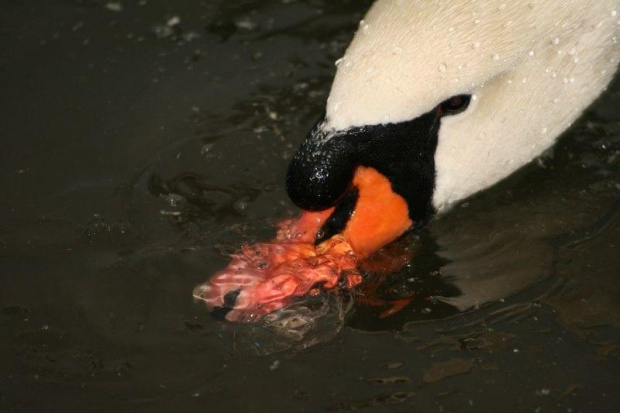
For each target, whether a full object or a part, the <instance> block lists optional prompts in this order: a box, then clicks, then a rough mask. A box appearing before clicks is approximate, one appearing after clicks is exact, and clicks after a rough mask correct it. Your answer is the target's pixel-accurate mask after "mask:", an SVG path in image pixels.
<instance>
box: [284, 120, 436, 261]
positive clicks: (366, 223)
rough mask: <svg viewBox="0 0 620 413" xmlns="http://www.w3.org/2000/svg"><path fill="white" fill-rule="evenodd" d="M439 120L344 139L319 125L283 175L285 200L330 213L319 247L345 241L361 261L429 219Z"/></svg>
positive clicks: (350, 133)
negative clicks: (336, 238) (338, 236)
mask: <svg viewBox="0 0 620 413" xmlns="http://www.w3.org/2000/svg"><path fill="white" fill-rule="evenodd" d="M437 119H438V118H437V116H436V115H435V114H434V113H430V114H427V115H424V116H421V117H419V118H417V119H414V120H412V121H409V122H404V123H399V124H387V125H376V126H369V127H361V128H353V129H349V130H346V131H342V132H333V131H328V132H325V131H323V130H321V124H320V123H319V124H317V126H316V127H315V128H314V130H313V131H312V132H311V133H310V135H309V136H308V138H307V139H306V140H305V141H304V142H303V143H302V145H301V147H300V148H299V150H298V151H297V153H296V154H295V157H294V158H293V160H292V162H291V164H290V165H289V169H288V173H287V191H288V194H289V197H290V198H291V200H292V201H293V202H295V204H297V205H298V206H299V207H301V208H302V209H305V210H309V211H322V210H326V209H328V208H334V210H333V212H332V214H331V215H330V217H329V218H328V220H327V221H326V222H325V224H324V225H323V227H322V228H321V230H320V231H319V233H318V234H317V237H316V243H317V244H320V243H322V242H323V241H325V240H327V239H330V238H331V237H333V236H334V235H336V234H343V235H345V237H346V238H347V240H348V241H349V243H350V244H351V246H352V247H353V250H354V251H355V252H356V253H358V254H360V255H362V256H366V255H369V254H370V253H372V252H374V251H376V250H378V249H380V248H381V247H383V246H384V245H387V244H388V243H390V242H392V241H394V240H395V239H396V238H398V237H399V236H400V235H402V234H403V233H404V232H405V231H407V230H408V229H409V228H411V227H412V226H413V225H414V223H415V224H416V225H417V224H419V223H421V222H422V221H424V220H425V219H426V218H427V217H428V216H429V215H430V214H431V213H432V206H431V198H432V192H433V185H434V177H435V169H434V153H435V148H436V145H437V132H438V127H439V122H438V121H437Z"/></svg>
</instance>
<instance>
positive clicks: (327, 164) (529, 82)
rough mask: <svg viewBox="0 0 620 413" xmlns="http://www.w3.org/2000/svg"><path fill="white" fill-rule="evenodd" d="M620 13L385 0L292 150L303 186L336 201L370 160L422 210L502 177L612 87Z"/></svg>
mask: <svg viewBox="0 0 620 413" xmlns="http://www.w3.org/2000/svg"><path fill="white" fill-rule="evenodd" d="M619 13H620V0H513V1H503V0H477V1H476V0H462V1H461V0H409V1H407V0H377V1H376V2H375V3H374V4H373V6H372V8H371V9H370V11H369V12H368V14H367V15H366V16H365V17H364V19H363V20H362V21H361V22H360V27H359V30H358V32H357V34H356V35H355V37H354V39H353V41H352V43H351V45H350V46H349V48H348V49H347V51H346V53H345V55H344V57H343V58H342V59H340V60H339V61H338V62H337V66H338V68H337V73H336V77H335V80H334V83H333V86H332V90H331V93H330V96H329V98H328V101H327V108H326V113H325V117H324V118H322V119H321V121H320V122H319V123H318V124H317V126H316V127H315V128H314V129H313V131H312V132H311V133H310V135H309V137H308V138H307V139H306V141H304V143H303V144H302V147H301V148H300V150H299V151H298V153H297V154H296V156H295V159H294V160H293V162H292V163H291V166H290V168H289V174H288V181H287V187H288V190H289V195H290V196H291V199H292V200H293V201H294V202H296V203H297V204H298V205H300V206H301V207H302V208H306V209H324V208H326V207H329V206H332V205H337V204H338V202H339V200H340V199H341V197H342V196H343V193H345V192H346V191H348V190H349V188H350V181H351V176H352V170H353V169H354V168H355V167H356V166H357V165H366V166H371V167H374V168H376V169H377V170H379V171H380V172H382V173H383V174H384V175H386V176H387V177H388V178H389V179H390V181H391V182H392V186H393V188H394V190H395V192H396V193H398V194H400V195H401V196H402V197H403V198H405V199H406V200H407V202H408V204H409V214H410V215H411V218H412V220H413V221H414V222H415V221H421V220H424V219H425V218H427V217H428V216H429V215H430V214H432V213H434V212H436V211H439V212H442V211H446V210H448V209H449V208H450V206H451V205H453V204H454V203H455V202H457V201H459V200H462V199H464V198H466V197H468V196H470V195H472V194H474V193H476V192H478V191H480V190H483V189H485V188H488V187H489V186H491V185H493V184H495V183H497V182H498V181H500V180H501V179H503V178H505V177H506V176H508V175H510V174H511V173H512V172H514V171H515V170H517V169H518V168H520V167H522V166H523V165H525V164H527V163H528V162H530V161H531V160H532V159H533V158H535V157H536V156H538V155H540V154H541V153H542V152H543V151H544V150H545V149H547V148H549V147H550V146H551V145H553V144H554V142H555V141H556V140H557V138H558V136H559V135H560V134H561V133H562V132H563V131H565V130H566V129H567V128H568V127H569V126H570V125H571V123H572V122H573V121H575V119H577V118H578V117H579V116H580V114H581V113H582V111H583V110H584V109H585V108H586V107H587V106H588V105H590V104H591V103H592V101H593V100H594V99H596V97H597V96H599V95H600V94H601V92H602V91H603V90H604V89H605V88H606V86H607V85H608V83H609V82H610V80H611V79H612V77H613V75H614V73H615V71H616V68H617V66H618V60H619V57H620V44H619V42H618V37H620V20H619V19H620V15H619ZM451 98H452V100H451ZM442 102H443V103H442ZM449 114H454V116H446V115H449ZM409 140H410V141H409ZM349 212H351V211H349Z"/></svg>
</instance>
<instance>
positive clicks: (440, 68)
mask: <svg viewBox="0 0 620 413" xmlns="http://www.w3.org/2000/svg"><path fill="white" fill-rule="evenodd" d="M438 69H439V71H440V72H442V73H443V72H445V71H446V70H448V65H447V64H445V63H441V64H440V65H439V67H438Z"/></svg>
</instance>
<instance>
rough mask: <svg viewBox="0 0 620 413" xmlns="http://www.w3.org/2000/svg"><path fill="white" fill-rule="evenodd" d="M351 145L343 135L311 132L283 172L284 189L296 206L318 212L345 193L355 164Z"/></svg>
mask: <svg viewBox="0 0 620 413" xmlns="http://www.w3.org/2000/svg"><path fill="white" fill-rule="evenodd" d="M355 158H356V156H355V146H354V145H353V144H352V143H351V142H348V140H347V139H346V136H338V135H336V136H332V137H325V136H324V135H323V134H321V133H317V132H316V128H315V130H313V132H311V133H310V135H309V136H308V137H307V138H306V140H305V141H304V142H303V143H302V144H301V147H300V148H299V149H298V150H297V152H296V153H295V156H294V157H293V160H292V161H291V163H290V165H289V167H288V172H287V175H286V190H287V192H288V196H289V197H290V198H291V200H292V201H293V202H294V203H295V204H296V205H297V206H298V207H300V208H302V209H305V210H309V211H320V210H323V209H327V208H329V207H331V206H333V205H335V204H336V203H337V202H338V201H339V200H340V199H341V198H342V197H343V196H344V195H345V194H346V192H347V190H348V189H349V187H350V185H351V181H352V179H353V172H354V169H355V164H356V159H355Z"/></svg>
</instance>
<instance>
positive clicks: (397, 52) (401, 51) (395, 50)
mask: <svg viewBox="0 0 620 413" xmlns="http://www.w3.org/2000/svg"><path fill="white" fill-rule="evenodd" d="M392 53H393V54H395V55H400V54H402V53H403V48H402V47H398V46H396V47H395V48H394V50H392Z"/></svg>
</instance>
